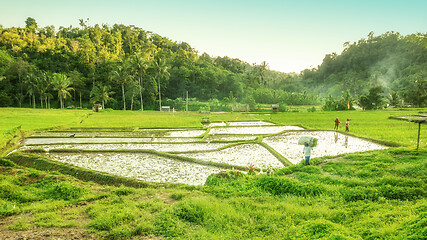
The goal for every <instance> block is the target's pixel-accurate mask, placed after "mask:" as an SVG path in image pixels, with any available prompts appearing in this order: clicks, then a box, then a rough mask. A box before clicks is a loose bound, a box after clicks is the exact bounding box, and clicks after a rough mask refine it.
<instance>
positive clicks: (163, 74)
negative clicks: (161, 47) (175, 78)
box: [153, 57, 170, 111]
mask: <svg viewBox="0 0 427 240" xmlns="http://www.w3.org/2000/svg"><path fill="white" fill-rule="evenodd" d="M153 68H154V71H155V74H156V78H157V83H158V85H159V107H160V111H162V94H161V91H160V80H161V79H162V78H168V77H169V76H170V74H169V72H168V66H167V65H166V61H165V60H164V59H162V58H160V57H156V58H155V59H154V61H153Z"/></svg>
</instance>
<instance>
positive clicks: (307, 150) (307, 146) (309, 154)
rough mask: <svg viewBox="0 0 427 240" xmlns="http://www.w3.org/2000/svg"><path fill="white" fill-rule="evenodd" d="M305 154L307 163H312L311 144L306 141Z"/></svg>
mask: <svg viewBox="0 0 427 240" xmlns="http://www.w3.org/2000/svg"><path fill="white" fill-rule="evenodd" d="M303 152H304V156H305V165H310V156H311V146H310V145H308V143H304V149H303Z"/></svg>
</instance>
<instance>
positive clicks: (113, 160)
mask: <svg viewBox="0 0 427 240" xmlns="http://www.w3.org/2000/svg"><path fill="white" fill-rule="evenodd" d="M48 157H49V158H51V159H53V160H56V161H59V162H63V163H69V164H72V165H75V166H78V167H83V168H87V169H91V170H95V171H100V172H106V173H110V174H115V175H119V176H123V177H130V178H136V179H139V180H143V181H148V182H171V183H185V184H190V185H203V184H204V183H205V181H206V179H207V177H208V176H209V175H211V174H212V173H218V172H220V171H223V170H224V169H221V168H218V167H212V166H205V165H199V164H193V163H188V162H181V161H176V160H173V159H169V158H165V157H161V156H157V155H153V154H144V153H143V154H140V153H138V154H133V153H83V154H66V153H50V154H48Z"/></svg>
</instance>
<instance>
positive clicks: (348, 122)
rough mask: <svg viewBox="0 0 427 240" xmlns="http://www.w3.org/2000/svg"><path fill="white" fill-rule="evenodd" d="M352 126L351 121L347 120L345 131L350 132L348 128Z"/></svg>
mask: <svg viewBox="0 0 427 240" xmlns="http://www.w3.org/2000/svg"><path fill="white" fill-rule="evenodd" d="M349 126H350V119H348V118H347V121H346V122H345V131H346V132H348V131H349V130H348V127H349Z"/></svg>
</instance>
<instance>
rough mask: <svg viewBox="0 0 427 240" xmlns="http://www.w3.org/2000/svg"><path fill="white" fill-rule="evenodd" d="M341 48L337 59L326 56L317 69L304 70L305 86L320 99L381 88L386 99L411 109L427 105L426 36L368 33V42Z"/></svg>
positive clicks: (353, 94)
mask: <svg viewBox="0 0 427 240" xmlns="http://www.w3.org/2000/svg"><path fill="white" fill-rule="evenodd" d="M344 47H345V49H344V51H343V52H342V53H341V54H340V55H337V54H336V53H332V54H328V55H326V56H325V58H324V60H323V63H322V64H321V65H320V66H319V67H318V68H316V69H311V70H309V69H306V70H304V71H303V72H302V76H301V77H302V82H303V84H304V86H307V88H308V89H309V90H310V91H315V92H319V93H321V94H322V95H323V96H326V95H327V94H331V95H332V96H341V93H342V92H343V91H346V90H349V91H350V94H351V95H352V96H353V97H358V96H360V95H362V94H367V93H368V90H369V89H371V88H375V87H381V90H382V91H383V94H384V95H385V96H387V97H389V98H393V97H394V98H399V100H400V101H399V102H402V100H404V103H406V104H411V105H414V106H425V105H426V100H427V92H426V88H427V33H424V34H421V33H417V34H411V35H408V36H401V35H400V34H399V33H394V32H387V33H385V34H383V35H380V36H374V34H373V33H372V32H371V33H369V34H368V38H367V39H361V40H359V41H358V42H354V43H353V44H350V43H349V42H346V43H344ZM393 91H394V92H395V93H394V94H393ZM389 100H397V99H389Z"/></svg>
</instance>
